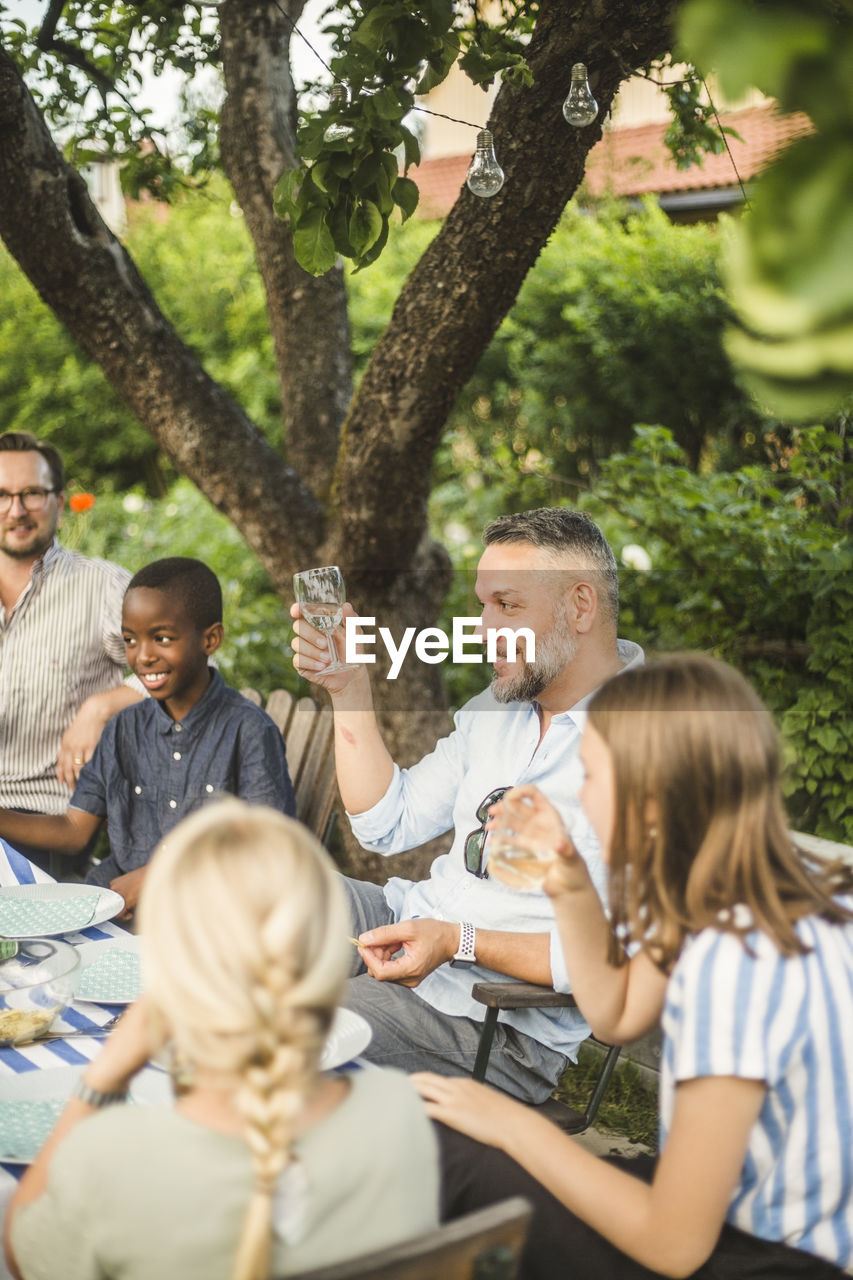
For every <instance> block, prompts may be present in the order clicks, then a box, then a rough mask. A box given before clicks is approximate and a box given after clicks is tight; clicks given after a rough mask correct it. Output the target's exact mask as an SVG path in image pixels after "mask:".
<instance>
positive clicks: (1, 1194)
mask: <svg viewBox="0 0 853 1280" xmlns="http://www.w3.org/2000/svg"><path fill="white" fill-rule="evenodd" d="M40 883H45V884H52V883H54V881H53V878H52V877H51V876H49V875H48V874H47V872H45V871H42V870H41V869H40V868H39V867H37V866H35V865H34V864H33V863H32V862H30V861H29V860H28V859H27V858H25V857H24V856H23V855H22V854H20V853H18V852H17V850H16V849H14V848H12V846H11V845H9V844H7V843H6V842H5V841H4V840H0V888H6V887H8V886H11V885H26V884H40ZM130 937H131V935H129V934H128V932H127V930H126V929H123V928H122V927H121V926H120V925H117V924H113V923H112V922H111V921H106V922H104V923H102V924H98V925H89V926H87V927H86V928H84V929H80V930H79V931H78V932H75V933H67V934H64V935H63V939H64V941H65V942H70V943H72V944H73V945H76V946H82V945H83V944H87V943H88V944H95V945H96V946H97V947H98V949H100V948H101V947H103V948H104V949H105V950H106V949H107V948H110V947H122V946H127V944H128V939H129V938H130ZM133 942H134V943H135V939H134V940H133ZM89 950H91V947H88V948H87V951H89ZM120 1011H121V1010H120V1007H117V1006H116V1005H114V1004H112V1005H111V1004H96V1003H92V1002H86V1003H84V1002H82V1001H76V1000H75V1001H73V1002H72V1003H71V1004H70V1005H68V1006H67V1007H66V1008H65V1009H64V1011H63V1012H62V1014H61V1017H60V1016H58V1017H57V1018H56V1020H55V1021H54V1023H53V1026H52V1027H51V1033H53V1032H57V1031H61V1032H69V1031H73V1032H75V1033H76V1032H83V1033H87V1032H92V1033H93V1034H82V1035H76V1034H75V1035H74V1036H73V1037H72V1038H71V1039H67V1040H66V1039H57V1040H49V1041H45V1042H40V1041H38V1040H33V1041H31V1042H30V1043H29V1044H23V1045H17V1046H13V1047H5V1048H0V1100H2V1099H3V1098H4V1094H5V1097H6V1098H8V1097H9V1096H10V1095H11V1094H12V1093H14V1091H15V1086H14V1085H13V1084H11V1083H10V1082H11V1081H13V1080H14V1079H15V1078H18V1077H20V1076H22V1075H24V1074H25V1073H27V1072H40V1073H46V1072H50V1071H58V1072H61V1073H62V1074H61V1075H59V1074H58V1075H57V1077H56V1078H57V1079H58V1080H59V1079H62V1080H63V1081H67V1080H68V1079H70V1078H71V1076H72V1075H73V1071H72V1070H71V1069H73V1068H78V1069H79V1070H81V1071H82V1069H83V1068H84V1067H85V1065H86V1063H87V1062H90V1061H91V1060H92V1058H94V1057H95V1056H96V1054H97V1053H98V1050H99V1049H100V1047H101V1045H102V1044H103V1035H100V1036H99V1035H98V1031H99V1028H101V1027H103V1026H104V1025H105V1024H106V1023H107V1022H109V1021H110V1020H111V1019H112V1018H113V1017H114V1016H115V1014H116V1013H117V1012H120ZM40 1083H41V1082H40ZM24 1168H25V1166H24V1165H22V1164H17V1163H16V1164H3V1163H0V1221H2V1218H3V1217H4V1216H5V1212H6V1206H7V1205H8V1203H9V1200H10V1199H11V1197H12V1194H13V1192H14V1190H15V1187H16V1186H17V1183H18V1179H19V1178H20V1176H21V1174H22V1173H23V1171H24ZM0 1280H10V1277H9V1272H8V1270H7V1268H6V1266H5V1262H4V1261H3V1259H2V1255H0Z"/></svg>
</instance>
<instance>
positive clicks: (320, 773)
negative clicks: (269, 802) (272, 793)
mask: <svg viewBox="0 0 853 1280" xmlns="http://www.w3.org/2000/svg"><path fill="white" fill-rule="evenodd" d="M334 736H335V726H334V718H333V716H332V710H331V707H323V708H322V710H321V711H320V713H319V715H318V716H317V718H316V720H315V722H314V732H313V734H312V735H311V741H310V742H309V744H308V747H307V749H306V751H305V755H304V759H303V766H302V774H301V776H300V779H299V791H298V793H297V797H296V812H297V816H298V817H300V818H301V819H302V821H303V822H304V823H305V825H306V826H308V827H310V828H311V830H312V831H313V832H315V834H316V835H318V836H319V837H320V839H321V840H322V839H323V838H324V835H325V832H326V825H327V823H328V821H329V815H330V814H331V812H332V808H333V806H334V805H335V803H336V801H337V800H338V785H337V778H336V775H335V752H334ZM300 806H301V807H300Z"/></svg>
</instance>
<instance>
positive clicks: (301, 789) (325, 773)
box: [242, 689, 339, 848]
mask: <svg viewBox="0 0 853 1280" xmlns="http://www.w3.org/2000/svg"><path fill="white" fill-rule="evenodd" d="M242 693H243V697H244V698H248V699H249V701H250V702H254V703H255V705H256V706H258V707H263V705H264V704H263V699H262V698H261V695H260V694H259V693H257V692H256V690H254V689H243V690H242ZM265 710H266V713H267V715H268V716H269V717H270V719H271V720H273V721H274V723H275V724H276V725H277V726H278V728H279V729H280V730H281V733H282V736H283V738H284V741H285V746H286V748H287V767H288V769H289V770H290V777H291V779H292V781H293V789H294V791H295V793H296V816H297V818H299V820H300V822H304V823H305V825H306V827H308V828H310V830H311V831H313V832H314V834H315V835H316V836H317V838H318V840H321V841H322V842H323V844H324V845H326V847H327V848H328V846H329V841H330V840H331V838H332V833H333V832H334V829H335V823H336V822H337V817H338V815H337V813H336V811H335V805H336V804H337V803H339V797H338V784H337V779H336V777H335V753H334V747H333V742H334V724H333V721H332V709H331V707H329V706H325V707H320V706H318V704H317V703H316V702H315V701H314V699H313V698H308V697H305V698H294V696H293V694H292V693H288V691H287V690H286V689H273V691H272V693H271V694H270V696H269V698H268V699H267V705H266V708H265Z"/></svg>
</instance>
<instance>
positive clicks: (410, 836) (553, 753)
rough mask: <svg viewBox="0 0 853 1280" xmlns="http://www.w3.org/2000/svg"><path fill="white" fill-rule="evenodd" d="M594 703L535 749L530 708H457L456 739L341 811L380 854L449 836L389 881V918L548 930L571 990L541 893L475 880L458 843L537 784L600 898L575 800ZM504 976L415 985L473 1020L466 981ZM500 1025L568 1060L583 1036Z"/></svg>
mask: <svg viewBox="0 0 853 1280" xmlns="http://www.w3.org/2000/svg"><path fill="white" fill-rule="evenodd" d="M619 657H620V659H621V661H622V663H623V668H624V667H627V666H635V665H638V664H639V663H641V662H642V660H643V652H642V650H641V649H640V648H639V646H638V645H636V644H633V643H631V642H630V641H626V640H620V641H619ZM591 696H592V695H591V694H590V695H589V697H586V698H584V699H582V700H581V701H580V702H579V703H577V704H576V706H574V707H571V708H570V709H569V710H568V711H563V712H560V713H559V714H557V715H555V716H553V717H552V719H551V723H550V724H549V726H548V730H547V732H546V734H545V737H544V738H543V739H542V742H541V744H539V746H538V747H537V743H539V734H540V729H541V726H540V723H539V716H538V714H537V712H536V708H535V706H534V705H533V704H531V703H529V702H511V703H508V704H503V703H499V702H497V701H496V700H495V698H494V696H493V695H492V692H491V690H490V689H487V690H485V691H484V692H483V693H481V694H478V696H477V697H476V698H472V699H471V701H470V702H468V703H466V705H465V706H464V707H462V709H461V710H460V711H457V713H456V715H455V717H454V723H455V726H456V727H455V729H454V731H453V733H451V734H450V735H449V736H448V737H446V738H442V739H441V741H440V742H439V743H438V745H437V746H436V748H435V750H434V751H432V752H431V753H430V754H429V755H428V756H425V757H424V759H423V760H421V761H420V762H419V763H418V764H416V765H414V766H413V767H412V768H411V769H398V768H397V766H396V765H395V766H394V775H393V777H392V779H391V783H390V785H389V787H388V790H387V791H386V792H385V795H384V796H383V797H382V799H381V800H379V801H378V803H377V804H375V805H374V806H373V808H372V809H368V810H366V811H365V812H364V813H360V814H357V815H355V816H353V815H350V822H351V824H352V829H353V832H354V834H355V836H356V838H357V839H358V840H359V841H360V843H361V844H362V845H363V846H364V847H365V848H366V849H371V850H372V851H373V852H375V853H380V854H384V855H387V854H393V853H400V852H402V851H403V850H405V849H411V848H413V847H414V846H416V845H419V844H423V843H424V842H425V841H427V840H431V839H432V838H433V837H434V836H438V835H441V834H442V833H443V832H445V831H448V830H450V829H451V828H452V830H453V832H454V837H453V844H452V845H451V847H450V850H449V851H448V852H447V853H446V854H442V855H441V856H440V857H438V858H436V860H435V862H433V864H432V867H431V868H430V874H429V878H428V879H427V880H421V881H418V882H415V881H411V880H401V879H399V878H397V877H394V878H393V879H391V880H389V881H388V883H387V885H386V886H385V898H386V900H387V902H388V906H389V907H390V909H391V910H392V911H393V913H394V917H395V919H397V920H411V919H414V918H415V917H417V916H427V917H430V918H432V919H434V920H470V922H471V923H472V924H473V925H474V926H475V928H479V929H500V930H506V931H507V932H512V933H548V934H550V939H551V953H550V954H551V977H552V981H553V984H554V986H555V987H556V989H557V990H558V991H569V990H570V989H571V983H570V979H569V974H568V972H567V970H566V962H565V959H564V957H563V949H562V946H561V945H560V939H559V934H558V932H557V928H556V925H555V922H554V912H553V909H552V907H551V902H550V899H549V898H548V897H547V896H546V894H545V893H543V892H542V891H541V890H539V891H533V892H523V891H520V890H517V889H510V888H508V887H507V886H506V885H503V884H500V883H499V882H498V881H497V880H491V879H488V878H485V879H482V878H479V877H477V876H474V875H472V874H471V873H470V872H469V871H467V870H466V868H465V840H466V837H467V836H468V834H469V832H471V831H475V830H476V829H477V828H478V827H479V825H480V823H479V820H478V818H477V809H478V808H479V806H480V805H481V804H482V802H483V800H484V799H485V798H486V796H488V795H489V793H490V792H492V791H495V790H497V789H498V788H500V787H511V786H517V785H519V784H520V783H528V782H532V783H535V784H536V786H538V787H539V788H541V790H542V791H543V792H544V794H545V795H546V796H547V797H548V799H549V800H550V801H551V803H552V804H553V805H554V806H555V808H556V809H557V810H558V811H559V813H560V815H561V817H562V819H563V821H564V823H565V824H566V827H567V828H568V830H569V831H570V832H571V834H572V838H573V839H574V841H575V843H576V845H577V847H578V850H579V852H580V853H581V854H582V856H583V858H584V860H585V861H586V864H587V866H588V867H589V871H590V875H591V876H592V880H593V883H594V884H595V887H596V889H597V891H598V893H599V895H600V896H601V898H602V900H604V899H605V884H606V868H605V867H604V864H603V863H602V861H601V859H600V858H599V856H598V845H597V842H596V839H595V836H594V835H593V832H592V829H591V828H590V826H589V824H588V823H587V821H586V819H585V817H584V816H583V813H582V811H581V808H580V804H579V801H578V791H579V789H580V783H581V767H580V760H579V758H578V748H579V746H580V738H581V733H582V731H583V726H584V721H585V719H586V704H587V703H588V701H589V698H590V697H591ZM486 862H487V864H488V844H487V845H486ZM506 980H507V979H506V975H505V974H500V973H495V972H494V970H492V969H484V968H483V967H482V966H481V965H474V966H473V967H472V968H470V969H458V968H453V967H451V966H450V965H449V964H442V965H439V967H438V968H437V969H434V970H433V972H432V973H430V974H429V975H428V976H427V977H426V978H425V979H424V980H423V982H421V983H420V984H419V986H417V987H415V988H414V989H415V991H416V992H417V994H418V995H419V996H421V998H422V999H424V1000H426V1001H427V1002H428V1003H429V1004H431V1005H432V1006H433V1007H434V1008H436V1009H438V1010H440V1011H441V1012H442V1013H447V1014H451V1015H453V1016H455V1017H467V1018H474V1019H476V1020H477V1021H481V1020H482V1018H483V1015H484V1012H485V1010H484V1006H483V1005H481V1004H478V1003H477V1001H475V1000H473V999H472V998H471V987H472V986H473V984H474V983H475V982H490V981H492V982H494V981H504V982H505V981H506ZM501 1019H502V1021H503V1022H505V1023H507V1024H508V1025H510V1026H513V1027H515V1028H516V1029H517V1030H519V1031H522V1032H524V1033H525V1034H526V1035H529V1036H532V1037H533V1039H534V1040H537V1041H539V1043H540V1044H545V1045H548V1046H549V1047H550V1048H552V1049H555V1050H556V1051H557V1052H558V1053H564V1054H566V1055H567V1056H568V1057H570V1058H572V1059H574V1058H575V1057H576V1055H577V1047H578V1045H579V1044H580V1043H581V1041H582V1040H584V1039H585V1038H586V1037H587V1036H588V1035H589V1027H588V1026H587V1024H586V1022H585V1021H584V1019H583V1018H582V1017H581V1015H580V1013H579V1012H578V1011H577V1010H576V1009H519V1010H506V1011H505V1012H503V1013H502V1014H501Z"/></svg>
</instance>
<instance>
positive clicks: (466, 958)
mask: <svg viewBox="0 0 853 1280" xmlns="http://www.w3.org/2000/svg"><path fill="white" fill-rule="evenodd" d="M476 941H477V933H476V930H475V928H474V926H473V925H472V924H471V923H470V922H469V921H468V920H463V921H462V922H461V923H460V925H459V948H458V950H457V952H456V954H455V956H454V957H453V959H452V960H451V961H450V963H451V964H452V965H453V966H454V967H455V968H457V969H470V968H471V965H472V964H476V963H477V953H476V951H475V950H474V947H475V944H476Z"/></svg>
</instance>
